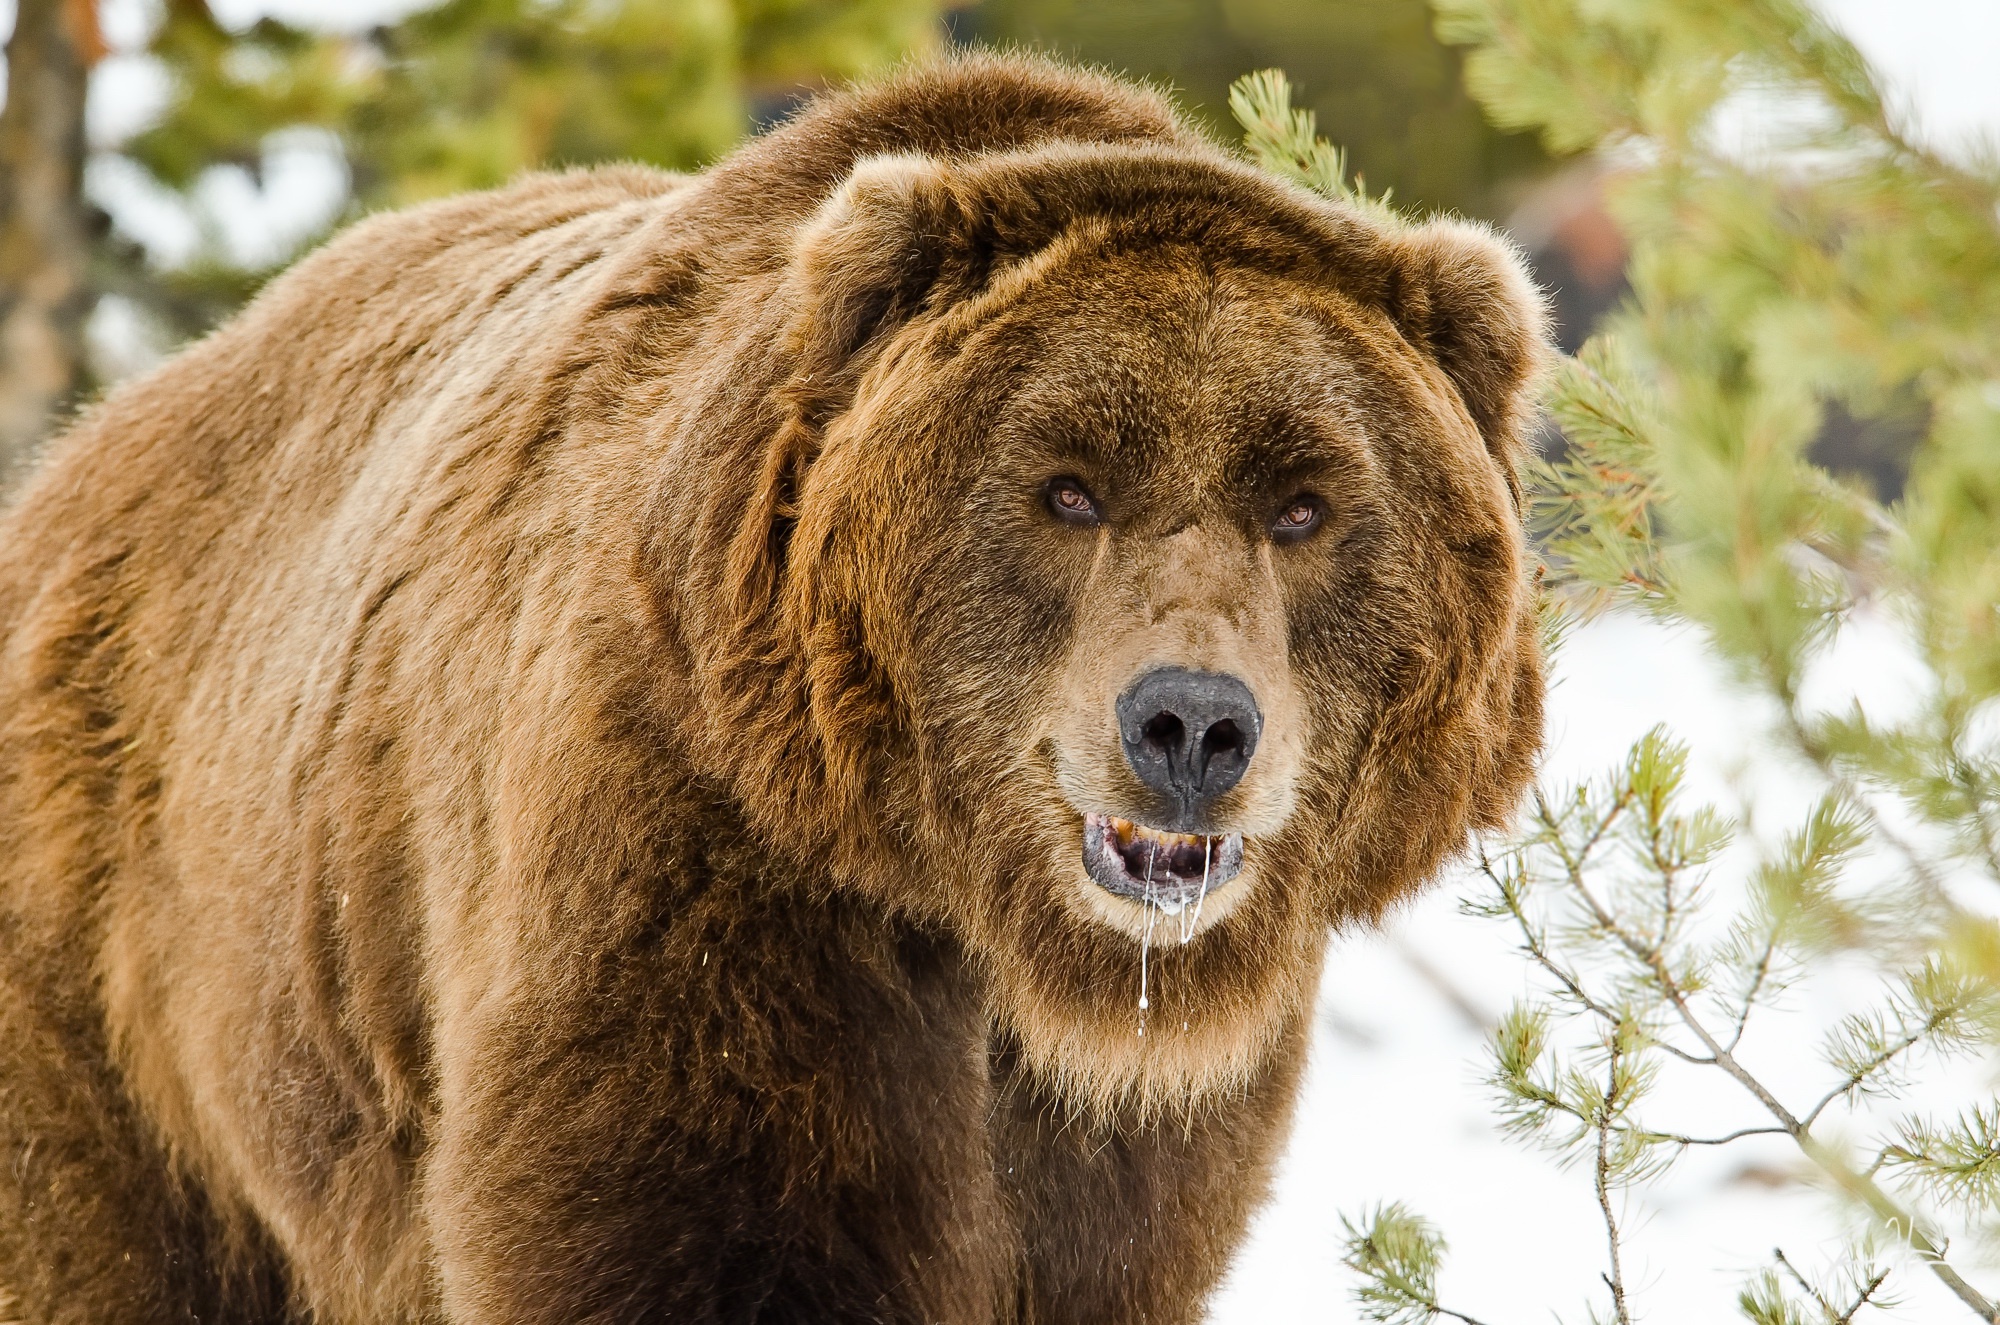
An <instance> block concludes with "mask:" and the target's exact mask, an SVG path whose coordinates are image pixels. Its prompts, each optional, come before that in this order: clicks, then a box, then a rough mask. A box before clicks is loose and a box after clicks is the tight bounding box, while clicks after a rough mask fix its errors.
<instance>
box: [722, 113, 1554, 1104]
mask: <svg viewBox="0 0 2000 1325" xmlns="http://www.w3.org/2000/svg"><path fill="white" fill-rule="evenodd" d="M780 289H781V296H780V300H779V303H780V306H781V313H780V316H781V317H782V325H781V327H779V326H777V324H774V331H773V335H772V338H771V340H770V347H771V348H769V349H768V351H767V352H768V354H769V356H770V358H771V361H772V362H773V363H775V364H776V365H777V367H776V368H775V369H772V370H771V372H772V374H773V375H772V377H771V381H773V382H775V383H776V385H775V386H774V387H773V389H772V390H771V391H769V392H768V393H767V400H766V401H765V402H764V403H763V404H762V405H760V406H759V408H761V409H763V410H765V418H766V419H767V422H768V425H769V426H768V427H767V428H765V430H764V433H763V436H764V440H763V441H762V442H760V443H759V448H760V449H759V451H758V455H757V458H756V461H755V469H754V472H753V471H751V470H745V471H744V473H743V474H742V476H741V478H740V480H731V481H726V482H722V483H719V484H718V485H717V487H718V491H716V492H714V493H713V494H712V495H711V497H710V498H709V504H708V507H707V508H706V511H705V514H704V516H703V518H702V523H703V524H704V526H705V527H707V528H710V529H712V530H716V531H719V532H718V533H717V535H716V537H717V538H721V537H722V536H723V535H724V534H726V536H727V546H726V548H723V547H718V554H719V556H720V560H721V561H722V562H723V563H724V564H725V566H726V569H725V570H724V571H723V572H721V578H720V579H719V580H718V582H717V594H716V597H717V598H718V599H720V600H721V601H719V602H718V604H717V605H716V607H715V609H714V611H712V612H710V613H707V614H706V615H698V616H697V618H696V619H694V620H693V624H692V625H691V626H690V627H687V628H684V635H685V638H686V639H687V641H688V646H689V648H690V650H691V651H692V652H693V654H694V655H695V663H696V671H697V675H698V676H699V677H700V678H701V680H702V684H703V685H704V686H705V687H706V690H707V694H706V698H705V700H704V702H703V704H702V705H701V708H702V711H703V713H704V714H705V715H706V717H705V722H706V726H705V728H704V732H703V733H702V735H701V737H700V740H701V743H702V748H703V750H704V751H705V754H704V758H705V759H708V760H710V761H712V762H713V763H714V764H715V765H717V766H719V767H720V768H722V769H724V770H725V773H726V781H727V782H728V784H729V785H730V787H731V788H732V791H733V794H734V795H735V796H737V797H738V798H739V799H740V801H741V803H742V805H743V806H744V808H745V810H746V811H747V817H748V819H749V820H750V822H751V823H752V824H754V825H755V826H756V827H757V829H758V830H759V832H760V833H761V835H762V836H763V838H765V839H766V840H767V841H768V842H769V843H770V849H771V850H772V851H773V852H775V853H780V854H783V855H785V856H787V857H788V858H789V859H792V860H794V861H799V862H804V863H805V864H806V865H807V867H808V869H809V871H810V872H811V874H812V876H813V877H815V878H818V879H821V880H823V881H824V884H825V886H826V887H828V888H850V889H860V890H863V891H865V892H868V893H870V894H872V895H873V896H875V897H877V898H878V899H880V900H881V901H882V902H884V903H885V904H887V905H889V906H891V907H893V908H896V909H897V910H899V911H900V912H902V913H904V914H906V915H909V916H911V917H913V918H914V919H915V920H917V921H918V922H919V923H923V924H927V925H931V926H934V927H936V928H939V929H941V930H944V931H947V932H949V933H950V934H952V935H954V936H956V938H957V939H958V940H959V941H960V942H961V943H962V944H963V945H964V947H965V949H966V951H967V952H968V953H970V954H971V955H972V957H973V959H974V960H975V962H976V964H977V966H978V967H979V969H980V970H981V971H982V972H983V973H984V975H985V978H986V980H987V982H988V986H989V988H990V990H991V995H990V1006H991V1010H992V1017H993V1020H994V1024H995V1027H996V1031H997V1033H998V1034H1000V1035H1001V1036H1002V1037H1004V1038H1005V1039H1006V1040H1008V1041H1010V1042H1011V1043H1012V1044H1013V1045H1015V1046H1016V1047H1017V1048H1018V1049H1019V1051H1020V1052H1021V1053H1022V1054H1023V1056H1024V1057H1025V1059H1026V1060H1027V1061H1028V1062H1029V1063H1030V1064H1032V1065H1033V1067H1034V1068H1035V1069H1036V1070H1037V1071H1038V1072H1040V1073H1041V1074H1042V1075H1043V1076H1044V1077H1045V1078H1046V1079H1047V1080H1049V1081H1050V1082H1052V1083H1054V1084H1055V1085H1056V1086H1057V1087H1058V1088H1059V1089H1062V1090H1063V1091H1065V1092H1066V1093H1067V1094H1068V1095H1069V1096H1070V1097H1071V1098H1074V1099H1078V1100H1084V1101H1096V1102H1099V1103H1106V1102H1112V1101H1118V1100H1127V1101H1129V1100H1134V1099H1136V1100H1139V1101H1141V1102H1144V1103H1152V1104H1158V1103H1171V1102H1182V1103H1186V1102H1191V1101H1196V1100H1199V1099H1200V1098H1202V1097H1203V1096H1204V1095H1206V1094H1207V1093H1209V1092H1212V1091H1216V1090H1222V1089H1228V1088H1229V1087H1230V1086H1231V1085H1232V1084H1234V1083H1238V1082H1241V1081H1242V1080H1244V1079H1245V1077H1246V1076H1247V1075H1248V1074H1249V1073H1250V1072H1251V1071H1253V1070H1254V1069H1255V1068H1256V1066H1257V1065H1258V1064H1259V1063H1260V1062H1261V1061H1262V1060H1263V1058H1264V1056H1265V1055H1266V1053H1267V1052H1268V1051H1269V1050H1270V1048H1271V1046H1272V1045H1273V1044H1274V1043H1275V1042H1276V1039H1277V1037H1278V1034H1279V1032H1280V1031H1281V1029H1282V1028H1283V1027H1284V1026H1285V1025H1287V1024H1288V1021H1289V1020H1290V1019H1292V1018H1296V1017H1298V1016H1301V1015H1304V1013H1305V1011H1306V1010H1307V1009H1308V1008H1309V1007H1310V1004H1311V998H1312V993H1313V987H1314V983H1315V979H1316V976H1317V972H1318V966H1319V960H1320V957H1321V955H1322V953H1323V951H1324V944H1325V940H1326V935H1327V933H1328V930H1329V927H1331V926H1337V925H1339V924H1340V923H1342V922H1343V921H1346V920H1349V919H1352V918H1356V917H1371V916H1374V915H1376V914H1379V912H1380V911H1381V909H1382V908H1383V907H1384V906H1385V905H1387V904H1388V903H1389V902H1391V901H1392V900H1394V899H1396V898H1398V897H1399V896H1402V895H1404V894H1406V893H1407V892H1408V891H1409V890H1411V889H1412V888H1414V887H1415V886H1417V885H1418V884H1420V883H1421V882H1422V881H1423V880H1424V879H1425V878H1427V877H1428V876H1430V875H1431V874H1433V873H1434V872H1435V871H1436V870H1437V868H1438V867H1439V865H1440V863H1441V862H1442V861H1443V860H1444V859H1445V858H1446V857H1447V856H1448V855H1449V854H1451V853H1452V852H1453V851H1454V850H1456V849H1457V848H1458V847H1459V846H1460V845H1461V844H1462V842H1463V841H1464V837H1465V834H1466V831H1467V829H1468V828H1469V827H1477V826H1491V825H1495V824H1497V823H1498V822H1499V821H1500V820H1501V819H1502V818H1503V816H1505V815H1506V813H1507V812H1508V810H1509V808H1510V806H1511V804H1512V803H1513V801H1514V799H1515V797H1516V796H1517V795H1518V793H1519V792H1520V790H1521V788H1522V786H1523V785H1524V783H1525V781H1526V779H1527V777H1528V775H1529V772H1530V768H1531V763H1532V759H1533V756H1534V753H1535V751H1536V749H1537V747H1538V744H1539V740H1540V734H1541V694H1542V679H1541V671H1540V659H1539V656H1538V651H1537V646H1536V628H1535V624H1534V616H1535V612H1534V586H1533V582H1532V574H1531V571H1530V569H1529V566H1528V564H1527V563H1528V558H1527V555H1526V553H1525V550H1524V542H1523V537H1522V524H1521V513H1520V504H1521V489H1520V481H1519V478H1518V475H1517V466H1518V464H1519V463H1520V459H1521V451H1522V447H1523V443H1524V439H1523V429H1524V426H1525V420H1526V415H1527V412H1528V409H1529V399H1528V398H1529V394H1530V388H1531V382H1532V379H1533V376H1534V374H1535V371H1536V369H1537V367H1538V365H1539V363H1540V361H1541V358H1542V355H1543V353H1544V349H1543V347H1544V344H1545V335H1546V332H1545V326H1544V320H1543V312H1542V307H1541V303H1540V301H1539V299H1538V297H1537V295H1536V294H1535V292H1534V290H1533V287H1532V285H1531V284H1530V282H1529V281H1528V279H1527V277H1526V276H1525V274H1524V272H1523V269H1522V267H1521V264H1520V262H1519V261H1518V259H1517V258H1516V257H1515V256H1514V254H1513V253H1512V252H1511V251H1510V250H1509V249H1507V248H1506V247H1505V246H1504V245H1503V244H1501V243H1500V242H1499V241H1497V240H1496V239H1494V238H1493V237H1492V236H1491V235H1490V234H1489V233H1487V232H1485V231H1484V230H1482V229H1480V228H1478V227H1475V226H1471V225H1467V224H1462V223H1455V222H1448V221H1436V222H1431V223H1428V224H1423V225H1414V226H1405V225H1401V224H1398V223H1394V222H1390V221H1387V220H1384V219H1378V218H1376V217H1374V216H1372V215H1368V214H1364V213H1362V212H1360V211H1358V210H1356V209H1352V208H1348V207H1344V206H1341V205H1338V204H1334V203H1330V202H1326V201H1322V200H1320V199H1317V198H1315V197H1312V196H1310V195H1308V194H1306V193H1304V192H1303V191H1300V190H1296V189H1293V188H1290V187H1289V186H1286V185H1284V184H1282V183H1279V182H1277V181H1275V180H1273V179H1271V178H1269V177H1267V176H1265V175H1263V174H1262V173H1261V172H1258V171H1255V170H1253V169H1251V168H1249V167H1247V166H1244V165H1242V164H1240V163H1238V162H1235V161H1233V160H1231V159H1229V158H1227V157H1225V156H1223V155H1221V154H1220V153H1217V152H1213V151H1211V150H1209V149H1206V148H1198V147H1196V148H1191V147H1189V146H1187V145H1185V144H1174V145H1158V144H1136V145H1134V144H1115V145H1085V144H1075V143H1068V144H1062V143H1059V144H1054V145H1047V146H1043V147H1039V148H1035V149H1032V150H1025V151H1021V152H1016V153H1009V154H993V155H987V156H982V157H973V158H961V159H938V158H931V157H925V156H918V155H891V156H879V157H873V158H868V159H864V160H862V161H861V162H860V163H859V164H857V165H856V166H855V167H854V169H853V171H852V173H851V174H850V175H849V176H848V177H847V179H846V180H845V182H844V184H843V185H842V186H841V187H839V189H838V190H837V191H836V192H835V193H834V194H833V195H832V197H831V198H830V199H829V200H828V201H827V202H826V203H825V204H824V206H822V207H821V208H820V209H819V211H818V213H817V215H816V216H814V217H813V218H812V220H811V221H810V223H809V224H807V225H805V226H804V227H803V228H802V229H801V230H800V231H799V232H798V234H797V235H796V238H795V241H794V246H793V248H792V250H791V252H790V254H789V259H788V264H787V266H786V268H785V270H784V272H783V273H782V276H781V286H780ZM735 394H736V396H737V398H738V399H740V398H741V388H740V387H739V388H737V389H736V391H735ZM737 417H739V418H740V417H743V415H742V414H741V411H740V410H739V412H738V415H737ZM723 478H725V479H728V478H729V476H728V475H724V476H723ZM1142 963H1143V965H1144V967H1145V977H1144V978H1145V989H1144V994H1145V1006H1144V1007H1143V1008H1142V1005H1141V1001H1140V1000H1141V967H1142Z"/></svg>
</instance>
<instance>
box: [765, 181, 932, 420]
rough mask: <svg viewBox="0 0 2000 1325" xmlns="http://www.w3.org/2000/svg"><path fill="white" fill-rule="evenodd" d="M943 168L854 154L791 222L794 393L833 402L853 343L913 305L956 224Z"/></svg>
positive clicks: (849, 376) (871, 336)
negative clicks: (836, 181)
mask: <svg viewBox="0 0 2000 1325" xmlns="http://www.w3.org/2000/svg"><path fill="white" fill-rule="evenodd" d="M947 171H948V167H947V166H946V165H945V163H943V162H942V161H939V160H937V159H935V158H933V157H927V156H920V155H916V154H912V153H897V154H893V155H885V156H871V157H864V158H863V159H862V160H861V161H859V162H858V163H856V165H855V167H854V169H853V172H852V173H851V174H849V175H848V177H847V179H846V180H845V182H843V183H842V184H841V186H840V187H839V188H838V189H837V190H835V191H834V193H833V196H832V197H830V198H828V199H827V200H826V202H825V203H823V204H822V205H821V206H820V209H819V211H818V212H817V213H815V214H814V216H813V218H812V219H811V220H810V221H808V222H807V223H806V224H805V225H804V226H803V227H802V228H801V229H800V231H799V233H798V237H797V239H796V240H795V241H794V243H793V249H792V261H791V266H790V271H789V273H788V275H787V278H786V284H787V286H788V294H789V295H790V299H789V302H790V305H791V307H792V309H793V314H792V317H793V321H792V324H791V327H790V330H789V334H788V342H789V343H788V345H787V347H786V348H787V349H788V350H789V351H790V352H791V354H792V356H793V358H794V362H795V364H796V370H795V375H794V379H793V380H794V383H795V389H796V390H798V391H799V392H800V393H801V394H803V395H805V396H806V397H808V398H809V399H811V400H813V401H816V402H821V403H822V404H823V405H832V406H833V407H834V408H838V406H839V401H840V399H841V398H842V397H843V396H845V394H846V393H847V391H848V390H850V389H851V388H852V386H853V383H854V380H855V378H857V377H858V376H859V375H860V373H859V370H860V367H861V366H862V362H863V361H864V360H865V359H866V358H867V357H868V356H866V355H865V354H864V353H863V351H864V350H866V349H867V348H868V347H869V346H870V345H872V344H879V343H880V341H881V340H882V339H883V338H884V337H885V333H889V332H892V331H893V330H894V329H895V328H896V327H897V326H899V325H901V324H902V323H903V322H905V321H907V320H908V319H909V318H910V317H911V316H912V315H913V314H914V313H915V312H916V311H917V310H918V309H919V308H921V307H922V305H923V303H924V301H925V299H926V297H927V296H928V295H929V294H930V292H931V289H932V287H933V286H934V285H935V284H936V282H937V279H938V275H939V272H940V271H941V269H942V267H943V265H944V262H945V258H946V254H947V252H948V250H949V248H950V247H951V240H952V237H953V236H955V235H957V234H958V233H960V231H961V230H962V227H961V226H960V225H958V224H955V222H956V221H957V220H958V211H959V208H958V205H957V202H956V200H955V198H954V197H953V194H952V190H951V189H950V187H949V182H948V179H947ZM795 403H798V404H801V405H804V404H805V403H806V402H804V401H797V402H795ZM805 412H807V413H815V412H823V410H822V411H814V410H811V409H810V408H808V409H807V410H806V411H805Z"/></svg>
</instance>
